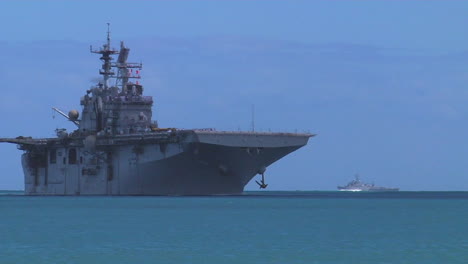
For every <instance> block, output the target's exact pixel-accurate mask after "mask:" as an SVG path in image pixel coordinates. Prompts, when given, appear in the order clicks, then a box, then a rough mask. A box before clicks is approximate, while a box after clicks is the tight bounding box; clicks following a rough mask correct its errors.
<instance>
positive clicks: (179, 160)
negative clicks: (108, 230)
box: [23, 132, 309, 195]
mask: <svg viewBox="0 0 468 264" xmlns="http://www.w3.org/2000/svg"><path fill="white" fill-rule="evenodd" d="M308 138H309V135H305V136H297V135H287V134H260V133H244V134H242V133H213V132H200V133H193V134H191V136H189V137H185V140H182V141H177V142H171V143H164V144H159V143H154V142H153V143H143V144H139V145H136V144H123V145H118V146H112V147H110V148H108V149H107V150H106V151H102V153H103V155H105V157H104V156H103V157H101V158H97V159H95V160H94V161H93V160H92V159H91V162H90V161H89V160H88V159H87V158H86V155H87V153H86V150H85V149H84V148H77V152H78V154H77V155H78V156H79V157H80V158H78V159H77V162H76V163H74V164H68V162H67V158H68V157H65V154H63V158H62V157H59V158H58V159H57V162H56V163H54V164H50V160H48V161H47V162H46V166H43V167H39V168H38V167H37V166H31V162H30V159H31V158H30V156H29V155H30V154H29V153H28V152H26V153H25V154H24V155H23V169H24V173H25V193H26V194H27V195H213V194H239V193H242V192H243V190H244V186H245V185H246V184H247V183H248V182H249V181H250V180H251V179H252V178H253V177H254V176H255V175H257V174H258V173H262V172H263V171H264V170H265V168H266V167H268V166H269V165H270V164H272V163H273V162H275V161H277V160H279V159H281V158H282V157H284V156H286V155H287V154H289V153H291V152H293V151H295V150H297V149H298V148H300V147H302V146H304V145H305V144H306V143H307V140H308ZM136 146H138V147H136ZM63 153H67V150H65V149H64V150H63ZM83 156H84V159H83ZM62 159H63V160H62Z"/></svg>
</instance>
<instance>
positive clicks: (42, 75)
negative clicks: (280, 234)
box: [0, 0, 468, 190]
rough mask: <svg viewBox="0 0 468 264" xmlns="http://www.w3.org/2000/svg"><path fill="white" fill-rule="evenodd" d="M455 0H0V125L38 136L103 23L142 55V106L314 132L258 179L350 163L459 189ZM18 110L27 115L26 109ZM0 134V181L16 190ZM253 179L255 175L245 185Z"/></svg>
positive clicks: (462, 158)
mask: <svg viewBox="0 0 468 264" xmlns="http://www.w3.org/2000/svg"><path fill="white" fill-rule="evenodd" d="M466 10H468V2H466V1H311V0H307V1H266V0H261V1H194V0H191V1H182V0H178V1H1V2H0V12H1V16H0V23H1V24H2V25H3V26H2V31H1V34H0V48H2V49H3V54H2V56H1V57H0V78H1V79H2V80H3V81H4V83H7V84H8V85H4V88H3V89H2V90H3V92H2V96H1V97H0V116H2V117H3V120H2V122H1V124H0V128H1V132H0V137H3V136H4V137H15V136H18V135H25V136H51V135H52V132H53V130H54V129H55V128H57V127H61V126H66V127H68V128H69V129H72V128H73V127H72V126H70V124H68V123H66V122H64V121H61V120H59V119H54V120H52V119H51V110H50V107H52V106H58V107H61V108H63V109H65V110H68V109H71V108H79V105H78V103H79V97H80V96H82V95H83V93H84V91H85V90H86V89H87V88H88V87H89V85H90V84H91V83H90V80H92V79H93V78H94V77H96V70H97V68H98V67H99V61H98V58H97V57H96V56H94V55H92V54H89V53H88V51H89V50H88V49H89V44H93V45H96V44H99V43H100V41H101V40H103V39H104V36H105V30H106V25H105V23H106V22H110V23H111V24H112V36H113V40H114V46H118V42H117V41H119V40H125V41H126V43H128V44H129V45H130V47H131V48H132V53H131V55H130V56H131V60H134V61H140V60H141V61H143V63H144V65H145V67H144V70H143V77H144V79H143V80H142V82H143V84H145V85H146V86H145V91H146V92H147V93H148V94H151V95H153V96H155V102H156V103H155V107H154V111H155V117H157V118H158V120H159V121H160V123H161V124H164V125H167V126H170V127H172V126H178V127H185V128H190V127H216V128H218V129H233V130H237V128H238V127H241V128H243V129H247V128H248V126H249V124H250V120H249V118H250V113H249V111H250V110H249V109H250V106H251V104H252V103H255V104H256V109H257V110H256V111H257V126H258V128H259V129H265V130H267V129H269V128H271V129H274V130H289V131H293V130H295V129H296V128H297V129H299V130H310V131H312V132H316V133H318V134H319V136H318V137H316V138H313V139H311V141H310V143H309V145H308V146H307V147H305V148H304V149H301V150H299V151H298V152H296V153H294V154H292V155H290V156H288V157H286V158H285V159H283V160H281V161H279V162H278V163H277V164H275V165H273V166H272V167H271V168H269V169H268V172H267V177H268V178H267V179H268V181H269V183H270V185H269V186H271V188H272V189H276V190H281V189H287V190H296V189H302V190H315V189H321V190H325V189H328V190H330V189H334V188H335V187H336V185H339V184H344V183H346V182H347V181H348V180H350V179H351V178H352V177H353V174H354V173H356V172H359V173H361V175H362V177H363V178H364V179H368V180H370V181H374V182H375V183H376V184H382V185H391V186H397V187H401V188H402V189H406V190H421V189H423V190H468V180H467V176H468V166H467V165H466V163H467V162H466V157H467V156H468V143H467V142H466V138H465V136H466V134H467V133H468V122H467V121H468V120H467V119H468V118H467V117H468V106H467V104H466V102H467V101H468V90H467V87H468V30H467V25H468V16H467V15H466ZM32 113H34V114H32ZM20 154H21V153H20V151H18V150H16V148H15V147H14V146H11V145H6V144H2V145H0V156H1V157H2V161H1V162H0V166H1V168H2V169H3V171H4V173H2V175H1V176H0V189H22V188H23V178H22V171H21V164H20ZM249 188H250V189H252V188H255V185H249Z"/></svg>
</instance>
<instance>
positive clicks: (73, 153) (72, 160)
mask: <svg viewBox="0 0 468 264" xmlns="http://www.w3.org/2000/svg"><path fill="white" fill-rule="evenodd" d="M68 164H76V149H74V148H72V149H70V150H69V151H68Z"/></svg>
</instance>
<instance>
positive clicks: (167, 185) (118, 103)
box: [0, 30, 313, 195]
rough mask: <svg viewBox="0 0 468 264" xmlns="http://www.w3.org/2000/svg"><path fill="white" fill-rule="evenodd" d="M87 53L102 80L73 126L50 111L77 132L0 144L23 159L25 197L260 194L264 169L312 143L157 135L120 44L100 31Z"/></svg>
mask: <svg viewBox="0 0 468 264" xmlns="http://www.w3.org/2000/svg"><path fill="white" fill-rule="evenodd" d="M91 52H92V53H97V54H99V55H100V56H101V57H100V60H101V61H102V62H103V65H102V68H101V69H100V71H99V73H100V74H101V75H102V76H103V80H102V81H101V82H99V83H98V84H97V85H96V86H94V87H92V88H91V89H89V90H87V91H86V94H85V95H84V96H83V97H82V98H81V100H80V103H81V105H82V109H83V110H82V113H81V119H80V118H79V117H80V113H79V112H78V111H77V110H71V111H69V113H68V114H66V113H65V112H62V111H60V110H58V109H56V108H53V109H54V110H55V111H57V112H58V113H59V114H61V115H62V116H64V117H65V118H67V119H68V120H69V121H71V122H73V123H74V124H75V125H76V126H77V130H75V131H73V132H71V133H67V131H66V130H65V129H57V130H56V134H57V137H55V138H31V137H17V138H0V142H7V143H13V144H17V145H18V148H19V149H20V150H23V151H24V154H23V155H22V166H23V170H24V181H25V193H26V194H27V195H211V194H239V193H242V192H243V190H244V186H245V185H246V184H247V183H248V182H249V181H250V180H251V179H252V178H253V177H255V176H256V175H258V174H260V175H261V179H260V182H257V183H258V185H259V186H260V188H266V186H267V184H266V183H265V179H264V173H265V170H266V168H267V167H268V166H269V165H271V164H272V163H273V162H275V161H277V160H279V159H281V158H282V157H284V156H286V155H287V154H289V153H291V152H293V151H295V150H297V149H299V148H301V147H302V146H304V145H306V144H307V142H308V140H309V138H310V137H312V136H313V134H309V133H266V132H253V131H252V132H238V131H216V130H215V129H176V128H161V127H159V126H158V124H157V122H156V121H151V120H152V119H151V118H152V105H153V98H152V97H151V96H144V95H143V86H142V85H141V84H140V83H139V82H138V81H137V80H138V79H140V70H141V68H142V64H141V63H129V62H127V57H128V55H129V52H130V49H129V48H127V47H126V46H125V45H124V44H123V42H122V43H121V45H120V50H119V51H117V50H115V49H112V48H111V42H110V32H109V30H108V31H107V42H106V43H105V44H104V45H103V46H102V48H100V49H98V50H93V49H92V48H91ZM114 55H118V57H117V60H116V61H114V58H113V56H114ZM111 78H113V79H115V83H114V84H112V85H111V84H110V80H111ZM135 79H137V80H135ZM132 80H134V81H132Z"/></svg>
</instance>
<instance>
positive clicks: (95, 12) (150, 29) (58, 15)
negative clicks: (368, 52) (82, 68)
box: [0, 0, 468, 52]
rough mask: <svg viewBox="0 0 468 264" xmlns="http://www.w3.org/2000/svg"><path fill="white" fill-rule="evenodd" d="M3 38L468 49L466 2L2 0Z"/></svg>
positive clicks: (22, 39) (0, 20) (13, 39)
mask: <svg viewBox="0 0 468 264" xmlns="http://www.w3.org/2000/svg"><path fill="white" fill-rule="evenodd" d="M0 7H1V10H2V15H1V17H0V22H1V23H2V24H3V25H4V26H3V27H2V35H1V37H0V39H1V40H4V41H18V40H21V41H34V40H64V39H65V40H80V41H89V40H96V39H99V38H100V37H101V35H102V25H103V24H104V23H105V22H108V21H110V22H111V23H112V25H113V28H114V31H116V32H118V35H119V36H121V37H124V38H132V37H146V36H182V37H186V36H205V35H239V36H256V37H268V38H273V39H281V40H295V41H303V42H309V43H316V42H345V43H354V44H369V45H377V46H382V47H391V48H414V49H425V50H426V49H427V50H436V51H441V52H446V51H453V50H457V51H459V50H464V48H465V47H466V46H467V37H466V35H467V32H466V25H467V24H468V16H466V10H468V3H467V2H465V1H311V0H305V1H298V0H291V1H265V0H260V1H182V0H180V1H112V2H108V1H2V2H1V3H0Z"/></svg>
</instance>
